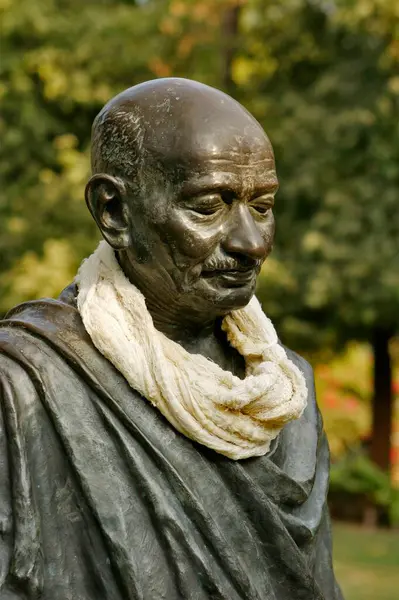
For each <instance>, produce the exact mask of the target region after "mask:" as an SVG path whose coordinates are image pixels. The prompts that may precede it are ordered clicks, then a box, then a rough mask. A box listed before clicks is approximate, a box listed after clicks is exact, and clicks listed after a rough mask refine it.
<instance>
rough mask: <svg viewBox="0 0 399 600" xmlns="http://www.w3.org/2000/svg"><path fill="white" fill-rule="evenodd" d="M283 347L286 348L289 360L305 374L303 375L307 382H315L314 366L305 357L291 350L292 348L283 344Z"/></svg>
mask: <svg viewBox="0 0 399 600" xmlns="http://www.w3.org/2000/svg"><path fill="white" fill-rule="evenodd" d="M281 345H282V347H283V348H284V350H285V353H286V354H287V356H288V358H289V359H290V360H291V361H292V362H293V363H294V365H296V366H297V367H298V369H300V371H301V372H302V373H303V375H304V376H305V378H306V381H307V382H308V380H309V381H312V382H313V377H314V375H313V367H312V365H311V364H310V363H309V362H308V361H307V360H306V359H305V358H303V356H301V355H300V354H297V352H294V351H293V350H290V348H287V347H286V346H284V345H283V344H281Z"/></svg>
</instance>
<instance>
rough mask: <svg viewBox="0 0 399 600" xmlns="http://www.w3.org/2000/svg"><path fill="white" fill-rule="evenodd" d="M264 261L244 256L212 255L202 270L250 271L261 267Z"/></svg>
mask: <svg viewBox="0 0 399 600" xmlns="http://www.w3.org/2000/svg"><path fill="white" fill-rule="evenodd" d="M261 264H262V261H260V260H256V259H252V258H248V257H245V256H242V257H233V256H226V257H216V256H215V257H211V258H209V259H208V260H207V261H205V262H204V264H203V267H202V271H249V270H250V269H255V268H257V267H260V266H261Z"/></svg>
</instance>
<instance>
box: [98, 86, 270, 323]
mask: <svg viewBox="0 0 399 600" xmlns="http://www.w3.org/2000/svg"><path fill="white" fill-rule="evenodd" d="M106 108H107V107H106ZM108 110H109V113H110V114H111V117H112V119H115V120H116V119H117V118H120V117H119V115H120V114H121V111H124V114H125V115H126V114H127V115H128V119H125V122H126V121H127V122H129V120H131V121H134V128H132V130H131V131H132V136H133V135H136V133H137V130H138V127H139V128H141V129H140V131H142V132H144V133H143V135H142V137H141V141H140V145H139V148H137V152H139V153H140V156H141V157H143V161H142V163H143V167H142V169H141V172H140V173H141V174H140V180H139V185H137V180H136V181H133V180H132V181H129V178H128V177H127V178H126V179H125V181H126V189H127V190H133V189H135V192H127V194H126V195H125V196H124V197H123V198H122V202H121V204H123V211H119V212H120V215H119V216H118V217H117V218H116V219H114V220H115V222H116V223H118V222H122V221H123V222H126V223H127V225H126V229H127V230H128V235H127V236H125V237H124V239H125V240H128V241H124V242H123V244H120V243H118V244H116V243H115V244H113V238H112V228H110V227H108V229H107V227H104V226H103V225H104V218H103V217H101V216H100V217H99V216H98V209H97V208H95V207H94V204H95V201H92V200H90V198H89V205H90V206H91V210H92V213H93V215H94V216H95V218H96V220H97V222H98V223H99V226H100V228H101V229H102V232H103V235H104V236H105V237H106V239H107V240H108V241H109V242H110V243H111V244H113V245H114V247H116V248H118V247H119V248H120V247H122V246H123V250H122V253H123V267H124V270H125V272H127V274H128V276H129V278H130V279H131V281H132V282H134V284H135V285H137V286H138V287H139V288H140V289H141V290H142V292H143V293H144V295H145V296H146V298H147V299H148V297H149V296H150V295H152V296H154V294H157V298H158V301H159V302H163V303H165V304H166V305H168V304H170V305H174V306H178V307H181V309H182V310H183V311H184V309H186V308H187V309H188V311H189V314H192V313H193V312H197V313H199V315H200V318H205V316H208V317H209V318H212V317H215V316H218V315H223V314H226V313H228V312H229V311H231V310H233V309H237V308H240V307H243V306H245V305H246V304H247V303H248V302H249V300H250V298H251V296H252V295H253V293H254V291H255V285H256V278H257V275H258V274H259V271H260V268H261V265H262V263H263V261H264V260H265V258H266V257H267V255H268V254H269V252H270V250H271V248H272V243H273V236H274V218H273V210H272V209H273V203H274V194H275V192H276V191H277V187H278V182H277V177H276V172H275V164H274V156H273V149H272V147H271V144H270V142H269V140H268V138H267V136H266V134H265V133H264V131H263V130H262V128H261V127H260V125H259V123H257V121H255V119H254V118H253V117H252V116H251V115H250V114H249V113H248V112H247V111H246V110H245V109H244V108H243V107H242V106H240V105H239V104H238V103H237V102H235V101H234V100H233V99H232V98H229V97H228V96H226V95H225V94H223V93H222V92H220V91H218V90H214V89H213V88H209V87H207V86H204V85H202V84H198V83H196V82H189V81H187V80H157V81H154V82H148V83H146V84H141V85H140V86H136V87H135V88H131V90H127V91H126V92H124V93H123V94H122V95H120V97H117V98H116V99H115V100H114V101H112V104H111V106H110V108H109V109H108ZM123 127H125V125H123ZM129 135H130V134H129V129H128V127H127V126H126V128H125V129H121V134H120V139H121V140H122V143H123V148H127V147H129V144H127V143H126V139H128V136H129ZM132 139H133V138H132ZM109 140H110V143H112V142H113V141H114V140H115V136H114V135H112V136H110V137H109ZM129 143H130V142H129ZM107 147H108V144H107ZM123 148H122V150H121V148H119V154H118V155H119V156H120V155H122V153H123ZM111 149H112V148H111ZM126 152H127V151H126ZM133 155H134V153H133ZM128 158H129V155H128ZM89 187H90V185H89ZM137 190H138V191H137ZM90 194H91V192H89V197H90ZM111 195H112V194H111ZM119 196H120V194H119ZM104 197H105V196H104ZM93 207H94V208H93ZM96 211H97V213H96ZM108 212H109V211H108ZM117 212H118V211H117ZM122 213H123V215H122ZM96 214H97V216H96ZM111 217H112V215H111ZM111 221H112V218H111ZM110 232H111V233H110Z"/></svg>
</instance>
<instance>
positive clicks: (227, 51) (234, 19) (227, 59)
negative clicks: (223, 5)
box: [222, 0, 241, 96]
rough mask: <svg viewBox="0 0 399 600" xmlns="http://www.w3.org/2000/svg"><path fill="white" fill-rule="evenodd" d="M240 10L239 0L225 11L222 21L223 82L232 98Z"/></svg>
mask: <svg viewBox="0 0 399 600" xmlns="http://www.w3.org/2000/svg"><path fill="white" fill-rule="evenodd" d="M240 10H241V2H240V1H239V0H237V2H235V3H234V4H233V5H232V6H230V7H229V8H227V9H226V10H225V12H224V15H223V20H222V44H223V46H222V48H223V57H222V59H223V60H222V81H223V87H224V89H225V91H226V92H227V93H228V94H230V95H231V96H234V92H235V88H236V86H235V83H234V80H233V76H232V66H233V61H234V57H235V53H236V51H237V46H238V24H239V18H240Z"/></svg>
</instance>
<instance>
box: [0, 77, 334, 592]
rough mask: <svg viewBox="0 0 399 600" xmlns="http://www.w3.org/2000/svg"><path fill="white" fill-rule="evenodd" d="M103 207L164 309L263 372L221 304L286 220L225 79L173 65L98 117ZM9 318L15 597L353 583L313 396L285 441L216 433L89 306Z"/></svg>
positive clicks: (155, 305)
mask: <svg viewBox="0 0 399 600" xmlns="http://www.w3.org/2000/svg"><path fill="white" fill-rule="evenodd" d="M92 169H93V176H92V178H91V179H90V181H89V182H88V184H87V188H86V201H87V204H88V207H89V209H90V211H91V213H92V215H93V217H94V219H95V221H96V223H97V225H98V227H99V229H100V230H101V233H102V235H103V236H104V238H105V239H106V240H107V242H108V243H109V244H110V245H111V246H112V247H113V248H114V249H115V251H116V256H117V258H118V260H119V263H120V265H121V267H122V269H123V270H124V272H125V274H126V275H127V276H128V278H129V279H130V281H131V282H132V283H134V285H136V286H137V287H138V288H139V289H140V290H141V291H142V293H143V294H144V296H145V298H146V302H147V306H148V309H149V311H150V313H151V316H152V318H153V321H154V323H155V325H156V327H157V328H158V329H159V330H160V331H162V332H163V333H165V335H167V336H168V337H170V338H171V339H173V340H175V341H177V342H178V343H180V344H181V345H182V346H183V347H184V348H186V349H187V350H188V351H189V352H192V353H200V354H203V355H204V356H206V357H208V358H210V359H211V360H213V361H214V362H216V363H217V364H219V365H220V366H221V367H222V368H224V369H226V370H230V371H232V372H233V373H235V374H237V375H239V376H240V377H243V376H244V364H243V359H242V357H241V356H240V355H239V354H238V353H237V352H236V351H235V350H234V349H233V348H232V347H231V346H230V345H229V344H228V342H227V340H226V338H225V336H224V334H223V333H222V331H221V328H220V321H221V319H222V317H223V316H224V315H226V314H227V313H229V312H230V311H231V310H233V309H236V308H240V307H243V306H245V305H246V304H247V303H248V301H249V300H250V298H251V296H252V295H253V293H254V290H255V285H256V278H257V275H258V274H259V271H260V268H261V265H262V263H263V261H264V260H265V259H266V257H267V256H268V254H269V252H270V250H271V248H272V244H273V236H274V218H273V211H272V208H273V204H274V196H275V193H276V191H277V188H278V181H277V176H276V170H275V164H274V156H273V150H272V147H271V144H270V141H269V140H268V138H267V136H266V135H265V133H264V132H263V130H262V128H261V127H260V125H259V124H258V123H257V121H256V120H255V119H254V118H253V117H252V116H251V115H250V114H249V113H248V112H247V111H246V110H245V109H244V108H243V107H242V106H240V105H239V104H238V103H237V102H235V101H234V100H233V99H231V98H230V97H228V96H226V95H225V94H223V93H222V92H220V91H218V90H215V89H213V88H209V87H207V86H204V85H202V84H199V83H197V82H193V81H188V80H183V79H160V80H156V81H152V82H147V83H144V84H141V85H139V86H135V87H133V88H130V89H129V90H126V91H125V92H123V93H122V94H120V95H119V96H117V97H116V98H114V99H113V100H111V101H110V102H109V103H108V104H107V105H106V106H105V107H104V109H103V110H102V111H101V113H100V114H99V115H98V117H97V118H96V120H95V123H94V126H93V145H92ZM75 297H76V287H75V286H74V285H71V286H69V287H68V288H67V289H66V290H65V291H64V292H63V293H62V294H61V296H60V298H59V299H58V300H44V301H36V302H31V303H27V304H25V305H21V306H19V307H16V308H15V309H13V311H11V312H10V313H9V315H8V316H7V318H6V319H5V320H4V321H2V322H1V326H0V353H1V354H0V394H1V408H2V410H1V412H0V599H1V600H12V599H13V600H15V599H17V598H18V599H21V600H22V599H32V600H33V599H37V598H40V599H43V600H58V599H59V600H67V599H68V600H85V599H87V600H100V599H104V600H111V599H112V600H114V599H115V600H116V599H118V600H122V599H123V600H133V599H134V600H136V599H140V600H158V599H161V598H164V599H165V600H178V599H181V598H184V599H190V598H192V599H196V600H207V599H211V598H212V599H215V600H216V599H223V600H239V599H240V600H313V599H315V600H339V599H340V598H341V595H340V592H339V589H338V587H337V585H336V583H335V579H334V574H333V570H332V565H331V534H330V530H329V524H328V511H327V506H326V493H327V485H328V470H329V457H328V447H327V442H326V439H325V435H324V433H323V431H322V424H321V420H320V417H319V413H318V409H317V406H316V403H315V397H314V391H313V385H312V371H311V368H310V366H309V365H308V364H307V363H306V362H305V361H304V360H303V359H301V358H300V357H299V356H297V355H295V354H294V353H292V352H290V351H287V352H288V354H289V356H290V358H291V359H292V360H293V362H295V363H296V364H297V365H298V366H299V367H300V368H301V370H302V371H303V372H304V374H305V376H306V379H307V384H308V389H309V398H308V407H307V409H306V411H305V413H304V415H303V416H302V417H301V418H300V419H299V420H298V421H296V422H292V423H290V424H288V425H287V426H286V427H285V428H284V429H283V431H282V433H281V434H280V435H279V437H278V438H277V440H276V441H275V443H274V445H273V448H272V450H271V452H269V453H268V454H267V455H266V456H264V457H261V458H253V459H248V460H245V461H239V462H234V461H231V460H229V459H227V458H225V457H223V456H220V455H217V454H216V453H214V452H212V451H210V450H207V449H205V448H203V447H199V446H198V445H196V444H195V443H193V442H191V441H190V440H189V439H187V438H185V437H184V436H182V435H180V434H179V433H177V432H175V431H174V430H173V429H172V428H171V426H170V425H169V423H167V422H166V421H165V420H164V419H163V417H162V416H161V415H160V414H159V413H158V412H157V411H156V410H155V409H154V408H153V407H152V406H151V405H150V404H149V403H148V402H145V401H144V400H143V398H141V397H140V395H139V394H138V393H136V392H135V391H134V390H132V389H131V388H130V387H129V386H128V384H127V383H126V381H125V380H124V379H123V377H122V376H121V375H120V374H119V373H118V372H117V371H116V370H115V369H114V367H113V366H112V365H111V364H110V363H109V362H108V361H107V360H106V359H105V358H104V357H103V356H101V355H100V354H99V353H98V352H97V350H96V349H95V348H94V346H93V345H92V343H91V341H90V338H89V337H88V335H87V333H86V332H85V330H84V328H83V325H82V322H81V319H80V316H79V313H78V311H77V310H76V306H75Z"/></svg>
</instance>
